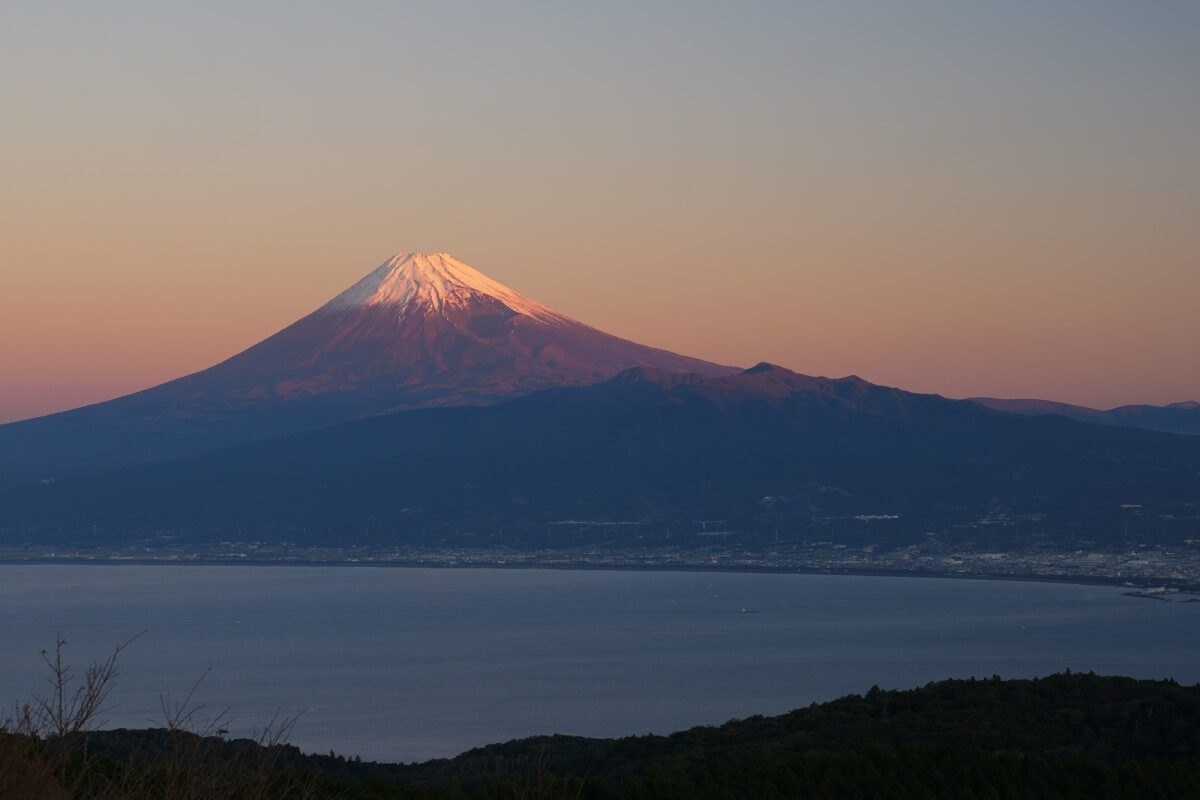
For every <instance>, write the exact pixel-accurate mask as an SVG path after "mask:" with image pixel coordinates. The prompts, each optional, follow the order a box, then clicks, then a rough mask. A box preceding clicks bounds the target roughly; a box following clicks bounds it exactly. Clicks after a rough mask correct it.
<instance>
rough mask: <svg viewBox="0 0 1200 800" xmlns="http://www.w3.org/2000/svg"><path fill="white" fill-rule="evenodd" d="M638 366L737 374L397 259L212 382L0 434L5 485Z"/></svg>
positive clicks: (580, 380)
mask: <svg viewBox="0 0 1200 800" xmlns="http://www.w3.org/2000/svg"><path fill="white" fill-rule="evenodd" d="M636 366H646V367H652V368H656V369H662V370H666V371H669V372H692V373H697V374H700V375H706V376H719V375H725V374H730V373H732V372H735V371H736V370H735V369H734V368H732V367H724V366H721V365H718V364H712V363H709V362H707V361H701V360H699V359H694V358H688V357H686V356H681V355H676V354H675V353H671V352H668V351H666V350H659V349H656V348H653V347H647V346H645V345H641V344H637V343H635V342H631V341H628V340H625V339H620V338H618V337H616V336H612V335H610V334H607V333H604V332H603V331H599V330H596V329H595V328H592V327H589V326H587V325H585V324H583V323H581V322H577V321H575V320H573V319H571V318H569V317H566V316H563V315H562V314H559V313H557V312H555V311H553V310H552V309H550V308H547V307H546V306H544V305H542V304H540V303H537V302H535V301H533V300H530V299H529V298H526V297H524V296H522V295H521V294H518V293H517V292H515V291H513V290H512V289H509V288H508V287H506V286H503V285H502V284H500V283H497V282H496V281H493V280H491V279H490V278H488V277H486V276H485V275H483V274H481V273H480V272H478V271H476V270H474V269H472V268H471V267H469V266H467V265H466V264H464V263H463V262H461V261H459V260H457V259H455V258H453V257H452V256H450V255H447V254H445V253H434V254H424V253H399V254H397V255H395V256H393V257H392V258H389V259H388V260H387V261H385V262H384V263H383V264H381V265H380V266H379V267H378V268H376V269H375V270H373V271H372V272H371V273H369V274H368V275H366V276H365V277H364V278H363V279H362V280H360V281H358V282H357V283H355V284H354V285H353V286H351V287H350V288H349V289H347V290H346V291H344V292H342V293H341V294H339V295H338V296H337V297H335V298H333V299H332V300H330V301H329V302H328V303H326V304H325V305H323V306H321V307H320V308H318V309H317V310H316V311H314V312H312V313H311V314H309V315H308V316H306V317H303V318H302V319H300V320H298V321H297V322H295V323H293V324H292V325H290V326H288V327H287V328H284V329H283V330H281V331H279V332H278V333H276V334H274V335H273V336H271V337H269V338H267V339H265V340H263V341H262V342H259V343H258V344H256V345H254V346H252V347H250V348H249V349H247V350H245V351H243V352H241V353H239V354H237V355H235V356H233V357H232V358H230V359H228V360H226V361H223V362H221V363H219V364H217V365H215V366H213V367H210V368H208V369H206V370H202V371H200V372H197V373H194V374H191V375H188V376H186V377H182V378H179V379H176V380H173V381H170V382H168V383H164V384H162V385H160V386H156V387H153V388H151V389H147V390H145V391H141V392H137V393H135V394H131V395H127V396H124V397H119V398H117V399H115V400H110V401H107V402H104V403H98V404H96V405H91V406H86V407H83V408H78V409H74V410H71V411H66V412H63V413H60V414H53V415H50V416H46V417H40V418H37V419H32V420H25V421H22V422H14V423H10V424H7V425H2V426H0V485H9V486H12V485H21V484H30V483H35V482H38V481H47V480H57V479H59V478H62V477H67V476H70V475H76V474H82V473H87V472H95V471H99V470H103V469H107V468H110V467H116V466H124V465H129V464H136V463H145V462H149V461H156V460H160V459H168V458H180V457H185V456H189V455H194V454H197V453H201V452H205V451H209V450H214V449H217V448H219V447H224V446H228V445H232V444H237V443H242V442H250V441H256V440H262V439H268V438H277V437H279V436H285V435H288V434H292V433H296V432H300V431H305V430H313V429H316V428H321V427H325V426H328V425H333V424H337V423H341V422H346V421H350V420H356V419H363V418H367V417H372V416H377V415H380V414H387V413H391V412H395V411H403V410H408V409H416V408H427V407H432V406H446V405H487V404H492V403H496V402H501V401H504V400H508V399H510V398H514V397H517V396H520V395H524V394H528V393H530V392H534V391H537V390H540V389H547V388H554V387H565V386H582V385H586V384H591V383H597V382H600V381H603V380H606V379H608V378H610V377H612V376H613V375H616V374H617V373H619V372H621V371H623V370H626V369H629V368H632V367H636Z"/></svg>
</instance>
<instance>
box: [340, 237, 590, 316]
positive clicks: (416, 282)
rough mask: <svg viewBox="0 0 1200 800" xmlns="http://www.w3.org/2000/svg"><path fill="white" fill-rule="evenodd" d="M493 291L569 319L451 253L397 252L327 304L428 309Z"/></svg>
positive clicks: (530, 311)
mask: <svg viewBox="0 0 1200 800" xmlns="http://www.w3.org/2000/svg"><path fill="white" fill-rule="evenodd" d="M480 295H482V296H486V297H492V298H495V299H497V300H499V301H500V302H502V303H504V305H506V306H508V307H509V308H511V309H512V310H513V311H516V312H517V313H519V314H525V315H527V316H530V317H533V318H534V319H537V320H539V321H541V322H546V323H550V324H554V325H561V324H563V323H567V322H570V321H569V320H568V319H567V318H566V317H563V316H562V315H560V314H558V313H556V312H554V311H552V310H551V309H549V308H547V307H546V306H544V305H542V304H541V303H537V302H534V301H533V300H530V299H529V298H527V297H524V296H523V295H520V294H518V293H517V292H514V291H513V290H512V289H509V288H508V287H507V286H505V285H504V284H501V283H497V282H496V281H494V280H492V279H491V278H489V277H487V276H486V275H484V274H482V273H480V272H478V271H477V270H475V269H473V268H471V267H469V266H467V265H466V264H464V263H463V262H461V261H459V260H458V259H457V258H455V257H454V256H451V255H449V254H448V253H397V254H396V255H394V256H392V257H391V258H389V259H388V260H387V261H385V262H383V263H382V264H381V265H379V267H377V268H376V269H375V270H374V271H372V272H371V273H370V274H369V275H367V276H366V277H365V278H363V279H362V280H360V281H359V282H358V283H356V284H354V285H353V286H351V287H350V288H349V289H347V290H346V291H344V292H342V293H341V294H339V295H338V296H337V297H335V298H333V300H331V301H329V303H327V304H326V305H325V307H324V308H323V309H322V310H325V311H345V310H348V309H355V308H364V307H370V306H389V307H394V308H396V309H398V310H404V309H405V308H406V307H408V306H409V305H410V304H416V305H417V306H418V307H420V308H422V309H423V310H426V311H438V312H441V311H443V310H444V309H445V308H446V307H447V306H450V307H466V306H467V305H468V304H469V302H470V300H471V299H472V297H478V296H480Z"/></svg>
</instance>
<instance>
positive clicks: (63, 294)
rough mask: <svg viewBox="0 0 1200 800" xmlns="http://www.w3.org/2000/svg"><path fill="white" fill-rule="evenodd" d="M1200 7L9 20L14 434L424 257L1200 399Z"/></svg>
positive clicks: (722, 318)
mask: <svg viewBox="0 0 1200 800" xmlns="http://www.w3.org/2000/svg"><path fill="white" fill-rule="evenodd" d="M1197 40H1200V8H1197V7H1195V6H1194V5H1192V4H1188V3H1180V2H1152V3H1149V4H1139V5H1137V6H1136V7H1135V6H1129V5H1126V4H1120V3H1115V2H1099V3H1076V2H1068V3H1062V4H1055V5H1054V6H1053V7H1046V6H1045V5H1044V4H1040V3H1034V2H1016V3H1009V4H1005V5H1004V6H996V7H990V8H979V7H963V6H956V5H952V4H941V3H933V2H921V3H917V4H905V5H904V7H899V6H895V5H894V4H887V3H882V2H868V3H861V4H852V5H837V6H831V7H830V6H815V7H808V6H803V5H799V4H791V3H776V2H757V3H752V4H749V5H746V4H741V5H737V6H733V5H729V4H719V3H700V4H693V3H689V4H683V3H679V2H665V3H659V4H654V5H653V6H645V5H644V4H637V3H626V2H618V3H610V4H605V5H603V6H599V7H563V6H561V5H559V4H549V3H537V2H526V3H520V4H516V5H508V6H506V7H505V8H498V7H494V6H492V5H489V4H485V3H480V2H477V0H466V1H464V2H461V3H457V4H451V5H445V4H438V5H420V4H419V5H416V6H413V5H410V4H403V5H391V4H355V5H353V6H323V5H320V4H299V5H297V4H291V3H289V4H283V3H277V2H264V3H256V4H253V5H251V6H244V5H241V4H239V5H236V6H235V5H233V4H225V3H212V4H204V5H203V6H199V7H189V8H181V7H167V6H160V5H156V4H147V3H140V2H134V0H118V2H116V3H110V4H106V5H105V6H104V7H103V8H101V7H98V6H91V5H89V4H84V3H73V2H68V3H65V4H56V5H54V6H45V5H44V4H36V3H31V2H17V3H13V4H9V5H8V6H6V7H5V9H4V10H3V11H0V67H3V69H0V75H3V76H4V77H0V87H3V96H4V98H5V101H6V104H7V108H8V115H7V119H8V121H9V124H8V126H7V127H6V131H5V143H6V147H5V148H4V150H3V153H2V154H0V174H3V175H4V178H5V185H6V191H5V193H4V195H3V198H2V199H0V209H3V214H0V232H2V235H0V260H2V262H3V264H4V275H3V278H2V279H0V380H3V384H4V387H5V388H4V391H3V393H0V422H8V421H14V420H17V419H22V418H28V417H33V416H39V415H42V414H47V413H52V412H55V411H61V410H66V409H69V408H73V407H77V406H81V405H86V404H90V403H94V402H100V401H103V400H107V399H110V398H113V397H117V396H120V395H124V394H128V393H130V392H133V391H137V390H140V389H144V388H148V387H150V386H153V385H157V384H159V383H162V382H165V381H167V380H171V379H173V378H177V377H181V376H183V375H186V374H190V373H192V372H195V371H198V370H201V369H204V368H206V367H209V366H211V365H213V364H215V363H218V362H220V361H222V360H224V359H225V358H228V357H230V356H232V355H234V354H236V353H237V352H240V351H241V350H243V349H245V348H247V347H250V346H251V345H253V344H255V343H256V342H258V341H260V340H262V339H264V338H266V337H267V336H269V335H271V334H273V333H275V332H276V331H278V330H280V329H282V328H284V327H286V326H287V325H289V324H291V323H292V322H294V321H295V320H297V319H299V318H300V317H302V316H304V315H305V314H308V313H309V312H311V311H313V310H314V309H316V308H317V307H318V306H320V305H322V304H323V303H325V302H326V301H328V300H329V299H331V298H332V297H333V296H334V295H336V294H338V293H339V292H341V291H343V290H344V289H346V288H347V287H349V286H350V285H351V284H352V283H354V282H355V281H357V280H358V279H359V278H361V277H362V276H363V275H365V274H367V273H368V272H369V271H370V270H372V269H373V268H374V267H376V266H377V265H378V264H380V263H381V262H382V261H383V260H384V259H386V258H387V257H389V256H390V255H392V254H393V253H395V252H397V251H425V252H438V251H441V252H448V253H451V254H453V255H454V256H456V257H457V258H459V259H461V260H463V261H464V262H466V263H467V264H470V265H471V266H472V267H474V268H476V269H478V270H479V271H481V272H483V273H484V274H486V275H488V276H489V277H490V278H492V279H494V280H496V281H498V282H500V283H503V284H505V285H507V286H510V287H511V288H513V289H514V290H516V291H518V292H520V293H521V294H524V295H526V296H527V297H529V298H531V299H533V300H536V301H538V302H540V303H543V304H545V305H547V306H549V307H551V308H553V309H555V310H556V311H559V312H561V313H563V314H565V315H567V316H570V317H573V318H575V319H578V320H580V321H582V322H585V323H587V324H589V325H591V326H593V327H596V328H599V329H601V330H604V331H606V332H609V333H612V334H614V335H617V336H620V337H623V338H627V339H631V340H633V341H637V342H640V343H642V344H647V345H651V346H654V347H660V348H664V349H667V350H672V351H674V352H677V353H681V354H685V355H688V356H692V357H696V358H701V359H705V360H709V361H714V362H718V363H725V364H731V365H740V366H745V367H748V366H751V365H753V364H755V363H757V362H760V361H769V362H772V363H776V364H779V365H781V366H784V367H786V368H788V369H791V370H795V371H797V372H801V373H805V374H809V375H824V376H828V377H840V376H844V375H848V374H857V375H859V376H861V377H863V378H865V379H867V380H870V381H872V382H875V383H880V384H885V385H891V386H897V387H899V388H902V389H905V390H908V391H916V392H928V393H938V394H942V395H945V396H948V397H969V396H993V397H1004V398H1040V399H1046V400H1054V401H1059V402H1065V403H1073V404H1078V405H1085V406H1090V407H1095V408H1111V407H1114V406H1119V405H1126V404H1139V403H1151V404H1156V405H1162V404H1167V403H1171V402H1178V401H1186V400H1200V372H1197V371H1196V370H1195V369H1193V368H1192V365H1193V364H1194V363H1195V361H1196V342H1198V341H1200V314H1197V313H1196V298H1197V297H1200V269H1197V264H1200V239H1197V237H1196V236H1195V233H1194V222H1193V219H1192V217H1193V216H1194V209H1195V208H1197V207H1200V51H1197V49H1196V48H1195V46H1194V45H1195V42H1196V41H1197Z"/></svg>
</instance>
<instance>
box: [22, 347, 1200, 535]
mask: <svg viewBox="0 0 1200 800" xmlns="http://www.w3.org/2000/svg"><path fill="white" fill-rule="evenodd" d="M1198 496H1200V439H1197V438H1193V437H1181V436H1174V435H1170V434H1162V433H1156V432H1152V431H1141V430H1133V429H1118V428H1102V427H1098V426H1091V425H1083V424H1079V423H1075V422H1072V421H1070V420H1065V419H1061V418H1058V417H1053V416H1048V417H1035V418H1028V417H1020V416H1012V415H1005V414H999V413H996V412H993V411H990V410H988V409H985V408H982V407H980V406H978V405H976V404H974V403H969V402H964V401H955V400H947V399H945V398H942V397H938V396H936V395H918V394H911V393H908V392H903V391H900V390H897V389H891V388H888V387H883V386H876V385H873V384H870V383H867V382H865V381H862V380H860V379H857V378H853V377H851V378H844V379H840V380H829V379H825V378H811V377H807V376H803V375H797V374H796V373H792V372H789V371H787V370H785V369H782V368H779V367H772V366H770V365H765V364H764V365H759V366H758V367H754V368H752V369H750V370H747V371H745V372H743V373H740V374H737V375H732V376H720V377H715V378H707V377H704V376H700V375H696V374H667V373H663V372H660V371H656V370H653V369H647V368H635V369H632V370H629V371H626V372H624V373H621V374H620V375H618V376H616V377H615V378H613V379H611V380H609V381H607V382H605V383H602V384H597V385H592V386H585V387H575V388H565V389H554V390H548V391H544V392H538V393H535V394H531V395H528V396H526V397H522V398H519V399H516V400H513V401H511V402H508V403H505V404H501V405H494V406H488V407H458V408H436V409H424V410H417V411H408V412H404V413H401V414H393V415H389V416H383V417H377V418H374V419H370V420H364V421H361V422H355V423H349V424H346V425H340V426H336V427H331V428H326V429H324V430H320V431H314V432H310V433H305V434H300V435H297V436H293V437H289V438H287V439H283V440H278V441H271V442H259V443H254V444H247V445H241V446H239V447H235V448H231V449H229V450H224V451H220V452H214V453H210V454H207V455H203V456H200V457H197V458H193V459H189V460H187V461H183V462H179V463H175V464H158V465H154V466H153V467H140V468H134V469H127V470H122V471H118V472H114V473H111V474H107V475H102V476H97V477H95V478H89V479H80V480H76V481H66V482H60V483H55V484H48V485H43V486H38V487H34V488H33V489H31V490H25V491H22V492H9V493H7V494H6V495H0V509H3V511H2V512H0V527H7V528H8V529H9V530H10V531H12V530H17V529H18V528H20V529H23V530H25V531H27V534H26V535H27V536H30V537H33V538H34V539H37V538H42V537H50V536H51V535H53V534H56V532H57V531H59V530H61V531H62V532H63V535H65V536H67V537H68V538H70V540H71V541H78V542H81V543H89V542H91V541H93V533H94V532H95V533H96V534H98V536H99V538H100V539H101V540H106V541H113V539H112V537H113V536H114V535H119V536H121V537H129V538H132V539H134V540H136V539H138V538H142V537H145V536H147V535H149V534H150V533H151V532H153V531H163V530H170V531H175V532H176V534H177V535H182V536H184V537H185V538H187V539H190V540H195V541H205V540H213V539H215V540H217V541H219V540H221V539H229V538H231V537H232V538H239V539H243V540H245V539H260V540H262V539H269V540H277V539H278V538H284V539H288V540H290V541H303V542H307V543H311V544H338V543H346V542H360V543H372V542H373V543H376V544H379V543H381V540H380V536H381V534H386V536H387V537H389V538H387V539H386V541H387V542H389V543H394V544H404V543H409V544H424V545H428V546H437V545H439V544H449V543H451V539H450V538H448V537H452V536H457V535H458V533H459V532H469V533H470V534H471V535H472V536H473V537H474V538H473V539H472V541H474V542H475V543H477V544H478V543H484V542H492V543H495V542H496V541H498V539H497V538H496V537H497V536H500V537H505V536H506V533H507V536H506V538H503V541H504V542H505V543H506V544H519V545H522V546H535V545H536V546H544V545H545V544H547V543H551V542H552V541H553V537H554V536H555V535H557V534H556V533H555V532H556V531H559V530H566V528H556V527H554V525H555V523H560V522H562V521H564V520H593V521H596V522H595V524H594V525H593V526H592V527H594V528H596V529H597V530H603V529H604V528H605V525H604V523H605V522H622V523H637V524H631V525H629V526H627V527H623V528H620V529H618V532H617V533H612V534H611V536H610V535H609V534H610V533H611V532H606V534H605V535H606V537H608V539H611V540H613V541H616V540H617V539H621V540H623V541H629V542H633V541H634V539H635V538H637V539H639V540H640V541H641V542H642V543H643V544H650V543H652V541H655V542H658V543H662V542H661V541H659V540H660V539H662V538H663V536H664V535H665V532H666V531H667V530H669V529H674V530H675V531H676V532H677V535H676V538H675V539H674V540H673V541H672V543H673V544H687V543H688V542H686V541H684V540H682V539H680V538H679V535H678V532H679V531H681V530H685V531H693V533H694V532H695V531H698V530H699V528H698V527H697V526H696V524H695V521H696V520H721V521H722V526H724V527H725V528H728V529H730V530H736V531H741V532H746V533H754V532H760V533H761V532H771V531H777V530H780V529H783V530H785V531H799V530H812V531H819V532H820V533H818V534H817V538H818V539H827V538H830V536H832V535H834V533H830V532H831V531H832V532H836V531H837V530H840V529H844V527H845V525H847V524H853V523H843V522H837V520H853V519H855V518H867V519H872V518H880V517H888V518H892V519H895V518H898V519H899V520H901V521H900V522H898V523H896V528H897V531H898V535H900V534H902V535H904V536H907V537H909V538H916V539H920V538H922V537H924V535H925V533H926V532H927V531H939V530H943V529H944V528H946V527H947V526H953V525H960V524H975V523H977V522H979V521H980V520H983V519H985V518H986V519H991V520H993V521H994V522H997V523H999V527H997V528H996V530H997V531H1000V532H1004V531H1006V530H1008V528H1005V527H1004V525H1005V524H1007V523H1005V522H1004V520H1013V521H1016V520H1019V519H1021V518H1022V517H1026V518H1028V519H1037V520H1039V522H1038V526H1037V527H1038V528H1039V529H1040V530H1052V531H1053V530H1062V531H1066V532H1068V533H1071V535H1079V533H1080V532H1084V533H1086V535H1088V536H1091V537H1104V536H1109V535H1110V534H1111V535H1119V534H1120V533H1121V532H1122V530H1123V528H1122V526H1123V525H1125V526H1128V525H1129V524H1130V516H1131V515H1130V512H1129V511H1127V510H1126V509H1125V508H1123V506H1130V505H1138V506H1142V509H1141V511H1139V516H1138V518H1137V519H1136V520H1133V523H1134V525H1135V527H1133V528H1130V527H1126V528H1124V530H1125V531H1126V532H1128V531H1130V530H1133V531H1135V532H1136V531H1137V530H1138V528H1137V527H1136V525H1138V524H1140V522H1139V520H1142V519H1145V520H1147V524H1152V525H1153V526H1154V533H1155V534H1158V533H1159V528H1160V527H1162V526H1166V525H1173V523H1169V522H1164V521H1163V520H1162V519H1160V517H1162V516H1163V515H1166V514H1169V515H1171V516H1172V518H1175V519H1178V520H1182V521H1183V522H1182V523H1181V524H1184V523H1186V525H1185V527H1186V528H1187V531H1189V534H1188V535H1191V533H1190V532H1192V531H1194V525H1192V523H1191V522H1188V521H1187V520H1189V519H1194V518H1195V516H1196V507H1195V506H1196V498H1197V497H1198ZM879 524H880V525H883V524H884V523H879ZM989 524H991V523H989ZM839 526H841V527H840V528H839ZM880 530H881V531H882V530H884V528H880ZM1172 530H1173V528H1172ZM372 531H374V538H373V539H372ZM235 532H236V533H235ZM427 534H428V537H429V538H426V535H427ZM618 534H619V535H618ZM106 537H107V538H106ZM613 537H616V538H615V539H614V538H613ZM643 537H644V538H643ZM699 541H700V540H693V541H692V542H691V543H693V544H695V543H697V542H699ZM465 543H466V540H465V539H464V540H462V541H461V542H460V544H465Z"/></svg>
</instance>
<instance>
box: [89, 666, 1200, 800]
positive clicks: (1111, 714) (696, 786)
mask: <svg viewBox="0 0 1200 800" xmlns="http://www.w3.org/2000/svg"><path fill="white" fill-rule="evenodd" d="M396 724H397V725H403V724H404V720H403V719H402V718H398V719H397V721H396ZM135 733H138V732H128V734H130V735H132V734H135ZM140 733H142V734H143V735H144V734H145V733H147V732H140ZM118 738H119V737H118ZM98 744H99V743H98ZM230 746H232V745H230ZM118 752H119V751H118ZM283 755H284V758H283V759H281V761H280V762H279V763H281V764H289V765H291V766H293V767H297V768H308V769H309V770H312V771H314V772H316V773H317V774H319V775H320V776H321V780H322V782H323V790H328V791H330V792H331V793H332V794H331V796H336V797H344V798H349V800H354V799H355V798H435V797H444V798H475V797H479V798H496V797H514V798H515V797H547V798H549V797H572V798H574V797H580V798H671V797H679V798H775V797H778V798H784V797H787V798H793V797H794V798H810V797H811V798H839V800H840V798H854V797H864V798H866V797H880V798H889V799H891V798H907V797H913V798H931V797H955V798H976V797H978V798H985V797H989V798H990V797H1038V798H1058V797H1062V798H1087V799H1088V800H1093V799H1094V798H1110V797H1111V798H1117V797H1120V798H1143V797H1144V798H1155V800H1159V799H1160V798H1168V797H1170V798H1187V797H1200V686H1180V685H1178V684H1177V683H1175V682H1173V681H1146V680H1134V679H1131V678H1123V677H1102V676H1097V675H1094V674H1070V673H1066V674H1060V675H1052V676H1050V677H1047V678H1041V679H1033V680H1007V681H1005V680H1001V679H1000V678H998V677H992V678H986V679H982V680H976V679H974V678H972V679H970V680H948V681H942V682H938V683H931V684H929V685H927V686H925V687H923V688H919V689H913V690H907V691H884V690H880V689H878V688H872V689H871V690H870V691H868V692H867V693H866V694H865V695H849V696H847V697H843V698H841V699H838V700H834V701H831V702H827V703H821V704H813V705H811V706H809V707H807V708H802V709H797V710H795V711H792V712H790V713H788V714H784V715H781V716H777V717H751V718H749V719H744V720H732V721H730V722H727V723H725V724H724V725H720V726H706V727H697V728H693V729H691V730H687V731H681V732H679V733H674V734H671V735H668V736H632V737H627V738H623V739H587V738H580V737H570V736H539V737H534V738H530V739H523V740H515V741H512V742H508V743H506V744H494V745H489V746H487V747H482V748H478V749H475V750H471V751H468V752H466V753H464V754H462V755H460V756H458V757H457V758H453V759H445V760H436V761H430V762H426V763H422V764H411V765H400V764H392V765H389V764H374V763H365V762H360V761H357V760H352V759H346V758H345V757H342V756H332V755H331V756H301V755H300V754H299V752H298V751H296V750H295V749H294V748H288V751H287V752H286V753H285V754H283ZM118 757H120V755H118Z"/></svg>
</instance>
